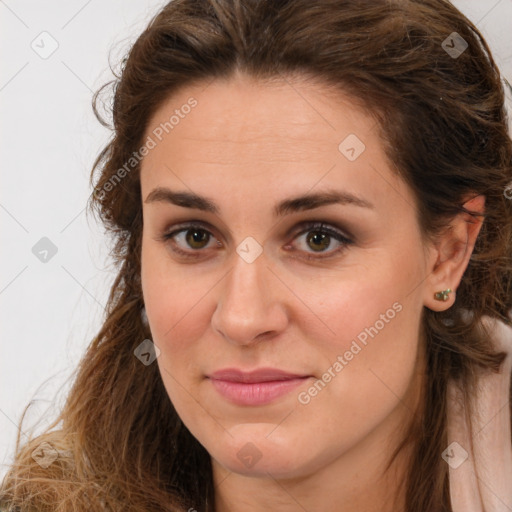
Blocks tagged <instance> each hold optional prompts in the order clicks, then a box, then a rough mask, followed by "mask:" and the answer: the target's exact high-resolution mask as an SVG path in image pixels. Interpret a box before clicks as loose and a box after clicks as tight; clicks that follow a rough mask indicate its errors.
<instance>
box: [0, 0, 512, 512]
mask: <svg viewBox="0 0 512 512" xmlns="http://www.w3.org/2000/svg"><path fill="white" fill-rule="evenodd" d="M454 32H456V33H457V34H458V35H459V37H460V38H462V39H456V40H454V39H453V37H457V36H454V35H453V33H454ZM449 37H452V39H449ZM447 38H448V39H447ZM447 40H448V41H449V45H448V48H447V45H446V42H445V41H447ZM462 40H463V41H465V42H466V43H467V48H465V49H463V46H464V45H462V46H461V45H459V50H460V51H461V53H460V55H454V53H453V52H451V54H450V52H449V51H447V50H449V49H450V48H454V46H455V43H454V42H453V41H458V42H459V43H460V42H461V41H462ZM235 71H242V72H244V73H247V74H248V75H250V76H252V77H255V78H258V79H261V80H272V79H276V78H282V77H287V76H291V75H292V74H299V75H303V76H308V77H311V78H312V79H318V80H319V81H320V82H321V83H325V84H329V85H332V86H333V87H334V88H338V89H339V90H340V91H342V92H345V93H348V94H350V95H352V97H353V98H354V99H355V100H357V101H358V102H359V103H360V104H361V105H362V106H363V107H364V108H365V109H367V111H368V112H370V113H371V115H373V116H375V119H376V121H377V122H378V128H379V130H380V134H381V138H382V142H383V144H384V147H385V149H386V153H387V156H388V158H389V160H390V162H391V163H392V164H393V166H394V168H396V172H398V173H399V174H400V175H401V176H402V178H403V179H404V180H405V181H406V182H407V184H408V185H409V186H410V187H411V189H412V191H413V192H414V194H415V197H416V200H417V205H418V212H419V221H420V225H421V229H422V232H423V233H424V235H425V237H426V239H427V238H429V237H433V236H435V235H436V234H438V233H439V232H440V230H441V229H442V228H443V226H445V225H446V223H447V222H448V221H449V220H450V219H452V218H453V216H454V215H455V214H457V213H460V212H462V211H464V210H463V207H462V204H463V201H462V199H463V198H464V197H467V195H468V194H475V195H476V194H483V195H485V197H486V212H485V218H484V223H483V227H482V229H481V232H480V235H479V237H478V239H477V242H476V246H475V249H474V252H473V255H472V257H471V260H470V262H469V265H468V268H467V270H466V272H465V273H464V276H463V278H462V282H461V283H460V286H459V288H458V289H457V296H456V301H455V304H454V305H453V307H451V308H450V309H448V310H447V311H445V312H442V313H439V312H434V311H431V310H429V309H426V308H425V309H424V311H423V318H422V324H423V325H422V329H423V332H424V334H425V340H426V350H427V384H426V387H425V389H424V396H423V399H424V404H425V410H426V411H428V414H423V415H422V417H421V421H420V424H419V425H416V426H414V427H413V428H411V431H410V435H409V436H408V437H407V439H406V440H404V443H405V441H407V440H412V441H413V442H414V456H413V457H412V459H411V462H410V470H409V472H408V480H407V482H405V484H406V503H407V510H408V511H411V512H438V511H450V510H451V506H450V497H449V484H448V472H447V465H446V463H445V462H444V460H443V459H442V458H441V453H442V451H443V450H444V449H445V447H446V439H447V436H446V389H447V382H448V380H449V379H451V378H453V379H459V380H460V382H461V383H462V385H463V389H464V392H465V393H466V395H467V398H469V397H470V396H471V394H472V393H473V392H474V386H475V383H476V378H477V377H476V375H477V370H478V371H481V370H482V369H484V370H486V369H488V370H489V371H498V370H499V368H500V363H501V362H502V361H503V358H504V354H503V353H501V354H495V353H494V352H493V347H492V344H491V339H490V334H489V333H488V332H487V331H486V330H485V329H483V328H481V327H480V325H481V323H480V321H481V319H482V316H484V315H489V316H491V317H494V318H498V319H500V320H502V321H504V322H506V323H508V324H511V320H510V318H509V316H508V315H509V311H510V310H511V308H512V298H511V297H512V288H511V282H512V200H510V199H509V196H508V195H507V194H506V191H507V190H510V186H509V185H510V183H511V182H512V141H511V139H510V136H509V134H508V132H507V114H506V111H505V108H504V91H503V87H502V82H501V76H500V73H499V70H498V68H497V66H496V64H495V62H494V60H493V57H492V55H491V53H490V50H489V48H488V46H487V44H486V42H485V40H484V39H483V37H482V35H481V34H480V32H479V31H478V29H477V28H476V27H475V26H474V25H473V24H472V23H471V22H470V21H469V20H468V19H467V18H466V17H465V16H463V15H462V14H461V13H460V12H459V11H458V10H457V9H455V8H454V7H453V6H452V5H451V4H450V3H449V2H448V1H446V0H423V1H420V0H418V1H408V0H316V1H314V2H312V1H310V0H279V1H276V0H243V1H241V0H174V1H172V2H170V3H168V4H167V5H166V6H165V7H163V9H162V10H161V11H160V12H159V13H157V15H155V16H154V17H153V18H152V20H151V21H150V23H149V25H148V27H147V28H146V29H145V30H144V32H143V33H142V34H141V35H140V37H139V38H138V39H137V41H136V42H135V44H134V45H133V46H132V47H131V49H130V51H129V53H128V55H127V56H126V58H125V59H124V60H123V61H122V64H121V69H120V70H119V74H116V79H115V80H113V81H111V82H109V83H107V84H105V85H104V86H103V87H102V88H101V89H100V90H98V91H97V92H96V94H95V95H94V98H93V109H94V111H95V114H96V116H97V118H98V119H99V121H100V122H102V123H103V124H105V125H107V124H108V123H107V122H106V121H104V120H103V118H102V116H101V115H100V114H99V113H98V109H97V108H96V106H97V102H98V101H99V99H100V98H101V94H102V93H103V92H104V91H108V87H112V88H113V93H114V101H113V108H112V118H113V123H112V127H111V128H112V130H113V135H112V138H111V140H110V142H109V143H108V144H107V145H106V146H105V147H104V148H103V150H102V151H101V153H100V154H99V155H98V157H97V159H96V161H95V163H94V166H93V169H92V172H91V184H92V185H93V186H94V193H92V194H91V197H90V201H89V204H88V206H89V211H91V212H93V213H96V214H98V215H99V217H100V218H101V220H102V222H103V223H104V225H105V227H106V228H107V229H108V231H109V233H110V234H111V236H112V240H113V242H114V243H113V246H112V247H113V248H112V256H113V258H114V262H115V265H116V268H117V277H116V279H115V282H114V284H113V286H112V289H111V292H110V295H109V299H108V305H107V308H106V317H105V320H104V323H103V325H102V327H101V329H100V330H99V332H98V334H97V335H96V336H95V338H94V339H93V340H92V342H91V344H90V346H89V347H88V350H87V351H86V353H85V355H84V357H83V359H82V360H81V363H80V365H79V367H78V370H77V374H76V377H75V380H74V382H73V387H72V389H71V392H70V393H69V395H68V397H67V401H66V403H65V406H64V407H63V409H62V411H61V413H60V415H59V417H58V418H57V419H56V420H55V422H54V423H53V424H52V425H51V426H50V427H49V428H48V429H47V430H46V431H45V432H44V433H43V434H41V435H38V436H37V437H30V440H29V441H27V442H25V443H24V444H23V446H21V447H20V442H19V441H20V437H19V435H18V440H17V444H16V457H15V461H14V463H13V465H12V467H11V468H10V471H9V472H8V474H7V475H6V477H5V479H4V481H3V484H2V488H1V495H0V504H4V505H7V506H12V507H13V510H16V507H19V509H18V510H37V511H38V512H43V511H49V510H51V511H55V510H58V511H63V512H64V511H66V512H67V511H81V512H82V511H90V510H102V507H105V509H107V510H112V511H121V510H122V511H125V512H129V511H137V512H141V511H148V512H149V511H151V512H155V511H187V510H190V509H192V510H197V511H199V512H203V511H206V510H209V511H211V510H213V505H212V503H213V497H214V489H213V481H212V472H211V465H210V457H209V454H208V453H207V451H206V450H205V449H204V447H203V446H202V445H200V444H199V443H198V441H197V440H196V439H195V438H194V437H193V436H192V435H191V434H190V432H189V431H188V429H187V428H186V427H185V426H184V425H183V423H182V422H181V420H180V418H179V417H178V415H177V413H176V411H175V410H174V408H173V405H172V403H171V402H170V400H169V397H168V395H167V393H166V391H165V389H164V386H163V384H162V379H161V376H160V374H159V371H158V366H157V365H156V364H152V365H148V366H147V367H146V366H145V367H144V368H141V366H142V365H141V363H140V361H139V360H138V359H137V358H136V357H135V356H134V350H135V348H136V347H137V346H138V345H139V344H140V343H141V342H142V340H144V339H145V338H150V337H151V334H150V331H149V330H148V327H147V325H145V324H144V323H143V321H142V320H141V309H142V308H143V305H144V304H143V297H142V291H141V281H140V271H141V268H140V251H141V235H142V201H141V194H140V183H139V171H140V161H138V160H137V159H136V158H135V157H134V154H136V153H137V151H138V150H139V148H140V147H141V146H142V145H143V144H144V142H145V141H143V136H144V132H145V130H146V128H147V125H148V120H149V119H150V117H151V116H152V114H153V113H154V112H155V111H156V109H158V108H159V106H160V105H161V104H162V102H163V101H164V100H166V99H168V98H169V96H170V95H172V93H173V92H175V91H177V90H178V88H182V87H185V86H186V85H187V84H192V83H196V82H203V81H204V82H205V83H207V82H208V81H209V80H213V79H214V78H216V77H228V76H231V75H232V73H233V72H235ZM131 159H133V160H131ZM127 162H130V164H129V166H128V167H127V166H126V164H127ZM123 168H124V169H125V171H124V172H120V169H123ZM114 182H115V183H114ZM108 184H110V185H108ZM507 186H509V188H508V189H507ZM468 311H469V312H470V313H471V315H469V316H468V315H467V314H464V313H467V312H468ZM25 412H26V409H25ZM22 422H23V418H22V420H21V423H22ZM57 425H58V428H56V427H57ZM43 442H47V443H49V445H51V447H52V448H53V449H54V450H55V451H56V453H58V457H57V458H56V460H55V461H54V462H53V463H52V464H51V465H49V466H48V467H46V468H43V467H41V466H40V465H38V464H37V463H36V461H35V460H34V459H33V458H32V457H31V454H32V452H33V451H34V450H35V449H36V448H37V447H39V446H40V445H41V443H43ZM511 485H512V482H511ZM206 497H208V501H209V505H208V506H207V505H206V501H205V500H206Z"/></svg>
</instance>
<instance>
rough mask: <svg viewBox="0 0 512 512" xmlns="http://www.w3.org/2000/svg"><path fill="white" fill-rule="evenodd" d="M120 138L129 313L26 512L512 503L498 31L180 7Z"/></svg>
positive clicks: (115, 202) (84, 385) (110, 194)
mask: <svg viewBox="0 0 512 512" xmlns="http://www.w3.org/2000/svg"><path fill="white" fill-rule="evenodd" d="M97 98H98V94H96V95H95V98H94V102H93V105H95V102H96V101H97ZM95 112H96V110H95ZM96 113H97V112H96ZM97 115H98V114H97ZM98 117H99V115H98ZM113 128H114V135H113V138H112V140H111V142H110V143H109V144H108V145H107V146H106V147H105V148H104V150H103V151H102V152H101V154H100V155H99V157H98V158H97V160H96V162H95V165H94V169H93V174H92V176H91V181H94V178H95V176H97V179H96V182H95V188H94V193H93V194H92V195H91V202H90V207H91V209H92V211H95V212H97V213H99V215H100V217H101V219H102V220H103V222H104V223H105V226H106V227H107V228H108V229H109V230H110V231H111V233H112V235H113V237H114V240H115V242H116V244H115V247H114V256H115V258H116V262H117V264H118V265H119V270H118V275H117V279H116V281H115V283H114V285H113V287H112V290H111V294H110V298H109V305H108V308H107V315H106V319H105V322H104V325H103V327H102V328H101V330H100V332H99V333H98V335H97V336H96V337H95V339H94V340H93V341H92V343H91V345H90V347H89V349H88V350H87V353H86V354H85V356H84V358H83V360H82V362H81V364H80V367H79V371H78V374H77V377H76V381H75V383H74V386H73V388H72V390H71V392H70V394H69V398H68V400H67V403H66V404H65V407H64V409H63V411H62V413H61V416H60V417H59V418H58V419H57V420H56V422H55V423H54V424H53V426H51V427H50V429H49V430H48V432H46V433H45V434H44V435H40V436H38V437H37V438H35V439H32V440H31V441H30V442H29V443H27V444H26V445H24V446H22V447H21V448H19V449H18V451H17V457H16V460H15V463H14V465H13V467H12V468H11V471H10V473H9V474H8V475H7V476H6V478H5V480H4V482H3V487H2V498H1V499H2V504H3V506H4V507H7V508H6V509H7V510H9V507H11V509H12V510H38V511H42V510H57V509H58V510H63V511H64V510H65V511H67V510H80V511H82V510H124V511H129V510H134V511H135V510H137V511H142V510H144V511H156V510H165V511H193V510H196V511H206V510H208V511H213V510H215V511H217V512H226V511H234V510H237V511H238V510H243V511H261V510H280V511H298V510H310V511H312V510H326V511H341V512H352V511H356V510H357V511H361V510H364V511H377V510H379V511H386V512H387V511H412V512H418V511H421V512H427V511H428V512H432V511H450V510H453V511H456V512H462V511H464V512H466V511H468V510H471V511H481V510H485V511H486V512H489V511H491V510H492V511H498V510H500V511H501V510H509V509H511V508H512V498H511V496H510V488H511V487H512V450H511V433H510V418H511V410H510V401H509V398H510V372H511V364H512V363H511V361H510V359H511V357H512V356H511V355H510V352H511V351H512V348H511V346H512V334H511V333H512V328H511V325H512V320H511V317H510V311H511V308H512V299H511V295H512V293H511V282H512V261H511V260H512V256H511V254H512V247H511V245H512V201H511V200H510V197H509V196H510V194H509V191H510V183H512V141H511V139H510V136H509V134H508V133H507V115H506V111H505V108H504V91H503V86H502V83H501V77H500V73H499V71H498V69H497V67H496V65H495V63H494V61H493V59H492V56H491V54H490V51H489V48H488V46H487V44H486V42H485V41H484V40H483V38H482V36H481V35H480V33H479V32H478V30H477V29H476V27H475V26H474V25H472V24H471V23H470V22H469V21H468V20H467V19H466V18H465V17H464V16H463V15H462V14H461V13H460V12H458V11H457V10H456V9H455V8H454V7H453V6H452V5H451V4H449V3H448V2H446V1H444V0H425V1H422V2H408V1H394V2H389V1H384V0H379V1H375V0H372V1H361V0H336V1H333V0H322V1H319V2H309V1H305V0H294V1H289V2H278V3H276V2H273V1H270V0H263V1H258V2H256V1H243V2H239V1H234V2H231V1H227V0H209V1H206V0H205V1H201V2H198V1H192V0H175V1H173V2H170V3H169V4H168V5H166V6H165V7H164V8H163V9H162V10H161V12H160V13H158V15H157V16H155V18H154V19H153V20H152V21H151V23H150V24H149V26H148V27H147V29H146V30H145V31H144V32H143V34H142V35H141V36H140V37H139V39H138V40H137V41H136V43H135V44H134V46H133V47H132V49H131V51H130V53H129V55H128V56H127V58H126V59H125V61H124V62H123V69H122V72H121V74H120V76H119V78H118V80H117V81H116V82H115V98H114V104H113ZM94 171H97V173H95V172H94ZM58 422H61V424H59V427H58V428H56V429H55V428H53V427H56V426H57V423H58ZM18 441H19V439H18Z"/></svg>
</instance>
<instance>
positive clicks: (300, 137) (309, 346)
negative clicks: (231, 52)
mask: <svg viewBox="0 0 512 512" xmlns="http://www.w3.org/2000/svg"><path fill="white" fill-rule="evenodd" d="M148 136H149V137H151V140H152V142H150V143H148V147H150V146H151V148H150V149H149V151H148V152H147V154H146V156H145V157H144V160H143V162H142V167H141V189H142V201H143V216H144V230H143V243H142V286H143V294H144V302H145V306H146V313H147V317H148V320H149V325H150V329H151V334H152V337H153V341H154V343H155V344H156V345H157V347H158V348H159V349H160V355H159V357H158V358H157V360H156V361H157V364H158V367H159V370H160V373H161V376H162V379H163V383H164V385H165V388H166V390H167V392H168V394H169V398H170V400H171V401H172V403H173V404H174V407H175V408H176V410H177V412H178V414H179V416H180V417H181V419H182V420H183V422H184V424H185V425H186V426H187V428H188V429H189V430H190V432H191V433H192V434H193V435H194V436H195V437H196V438H197V439H198V441H199V442H200V443H201V444H202V445H203V446H204V447H205V448H206V449H207V451H208V452H209V453H210V454H211V456H212V458H213V463H214V465H215V466H216V467H220V466H222V467H223V468H227V469H228V470H229V471H233V472H236V473H241V474H245V475H264V474H266V473H270V474H271V475H273V476H274V477H276V478H277V477H281V478H287V477H289V478H292V477H299V476H304V475H307V474H311V473H312V472H315V471H319V470H320V469H322V468H326V467H333V466H335V465H336V464H340V465H341V464H342V461H344V462H343V463H345V464H347V463H348V461H350V464H351V465H350V469H351V470H357V469H358V468H357V464H358V462H357V460H359V459H358V458H357V457H354V454H356V453H366V454H367V455H368V457H366V458H365V460H366V461H367V462H366V464H374V465H375V466H378V465H379V464H380V462H379V461H380V454H381V453H384V452H385V451H386V450H387V447H388V446H391V443H392V441H391V439H394V440H397V439H398V437H399V433H400V432H402V431H401V429H402V428H404V425H405V424H406V419H407V418H410V417H411V415H412V411H413V410H414V405H413V404H415V403H416V401H415V400H416V399H417V397H418V395H417V393H418V386H419V384H420V381H419V379H420V376H421V375H422V373H421V361H422V358H418V356H419V355H420V354H422V351H421V350H420V347H421V344H420V339H419V332H420V319H421V311H422V308H423V305H424V297H425V294H426V293H427V291H426V286H427V284H426V281H425V278H426V269H427V266H428V261H427V252H426V251H425V250H424V247H423V245H422V239H421V233H420V229H419V226H418V223H417V220H416V214H415V209H414V205H415V201H414V198H413V196H412V193H411V192H410V190H409V189H408V187H407V186H406V185H405V183H404V182H403V181H402V180H401V179H399V178H398V177H397V176H396V174H395V173H394V172H393V171H392V170H391V168H390V164H389V162H388V161H387V159H386V157H385V154H384V151H383V147H382V145H381V141H380V139H379V137H378V133H377V126H376V123H375V120H374V119H373V118H371V117H368V116H367V115H365V114H363V112H362V111H361V110H359V109H358V107H357V106H356V105H355V104H354V103H353V102H352V101H351V99H350V98H349V97H348V96H344V95H341V94H338V96H335V95H334V94H327V92H326V90H325V89H324V88H321V87H320V86H319V85H312V84H311V83H310V84H306V83H299V82H294V83H292V82H288V81H284V80H283V81H282V82H281V83H280V84H277V83H274V84H271V85H268V84H263V83H261V82H256V81H254V80H253V79H250V78H247V77H244V76H236V78H232V79H230V80H227V81H226V80H224V81H221V80H215V81H213V82H211V83H210V84H209V85H208V83H206V82H205V83H203V84H201V85H197V86H190V87H187V88H184V89H182V90H181V91H180V92H179V93H177V94H175V95H173V96H172V98H170V99H169V100H168V101H167V102H166V103H165V104H163V105H162V106H161V107H160V108H159V109H158V111H157V112H156V113H155V115H154V116H153V118H152V119H151V122H150V123H149V125H148V128H147V130H146V136H145V140H149V139H146V137H148ZM157 189H159V190H160V192H155V191H156V190H157ZM180 194H181V195H180ZM173 198H174V199H173ZM308 198H309V199H308ZM319 223H322V224H323V227H321V228H320V227H319V226H315V224H319ZM172 232H176V233H175V234H174V235H173V236H172V237H170V238H168V239H164V235H166V234H170V233H172ZM428 293H430V290H429V291H428ZM259 369H264V370H265V371H264V372H262V373H260V374H253V375H249V377H248V378H247V375H245V376H244V375H243V374H239V373H237V372H236V371H235V370H238V371H239V372H248V373H250V372H254V371H255V370H259ZM222 370H234V371H233V372H229V371H228V372H226V373H224V374H219V373H216V372H221V371H222ZM274 370H275V371H274ZM277 372H284V374H279V373H277ZM214 374H215V375H214ZM215 377H217V378H215ZM283 379H284V380H283ZM247 381H249V382H247ZM264 381H265V382H264ZM397 442H398V440H397ZM372 454H373V455H372ZM347 467H349V466H347ZM362 469H363V468H361V470H362Z"/></svg>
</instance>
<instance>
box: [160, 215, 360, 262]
mask: <svg viewBox="0 0 512 512" xmlns="http://www.w3.org/2000/svg"><path fill="white" fill-rule="evenodd" d="M299 226H300V227H301V228H303V229H302V231H300V232H299V233H296V234H295V235H294V239H295V238H297V237H299V236H301V235H304V234H306V233H309V232H311V231H315V232H319V233H323V234H327V235H329V236H330V237H332V238H334V239H335V240H337V241H338V242H342V243H343V245H341V246H340V247H339V248H338V249H335V250H333V251H331V253H330V254H329V255H328V256H304V258H305V259H307V260H321V259H326V258H331V257H333V256H334V255H336V254H340V253H341V252H343V251H345V250H346V249H347V246H349V245H351V244H353V243H354V242H353V241H352V240H351V239H349V238H347V237H346V236H345V235H344V234H343V233H341V232H340V231H338V230H337V229H336V228H335V227H334V226H332V227H333V228H334V229H331V228H330V227H327V226H328V225H326V224H325V223H323V222H318V221H317V222H303V223H301V224H300V225H299ZM191 229H198V230H201V231H204V232H206V233H207V234H208V235H211V236H214V235H213V234H212V233H211V232H210V231H209V230H208V229H207V228H206V226H205V225H204V224H203V223H202V222H201V221H196V222H195V223H188V224H182V225H179V226H176V229H174V230H173V231H171V232H169V233H164V234H163V235H162V236H161V237H160V238H159V239H158V240H160V241H162V242H164V243H167V242H172V244H171V245H173V247H171V250H172V251H173V252H175V253H176V254H178V255H180V256H183V257H185V258H190V259H192V258H200V257H202V255H201V254H200V253H201V252H203V249H195V250H194V249H192V250H191V252H190V251H184V250H183V249H180V248H179V247H177V246H176V245H175V243H176V242H175V241H174V240H173V238H174V237H175V236H176V235H177V234H179V233H182V232H185V233H186V232H187V231H190V230H191ZM208 241H210V240H208ZM194 253H195V254H194Z"/></svg>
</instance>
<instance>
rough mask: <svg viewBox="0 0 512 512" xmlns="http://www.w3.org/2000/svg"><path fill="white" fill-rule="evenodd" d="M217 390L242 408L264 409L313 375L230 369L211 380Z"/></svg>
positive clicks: (271, 369) (218, 372)
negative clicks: (255, 407)
mask: <svg viewBox="0 0 512 512" xmlns="http://www.w3.org/2000/svg"><path fill="white" fill-rule="evenodd" d="M208 377H209V379H210V380H211V382H212V384H213V385H214V387H215V389H216V390H217V391H218V392H219V393H220V394H221V395H222V396H224V397H225V398H227V399H228V400H230V401H231V402H233V403H235V404H238V405H264V404H267V403H270V402H272V401H273V400H275V399H276V398H278V397H280V396H282V395H285V394H286V393H289V392H290V391H292V390H293V389H295V388H296V387H297V386H300V384H302V383H303V382H304V380H306V379H308V378H310V377H311V375H299V374H294V373H288V372H285V371H282V370H277V369H273V368H260V369H258V370H255V371H252V372H243V371H241V370H237V369H236V368H227V369H225V370H220V371H217V372H214V373H212V374H211V375H209V376H208Z"/></svg>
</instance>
